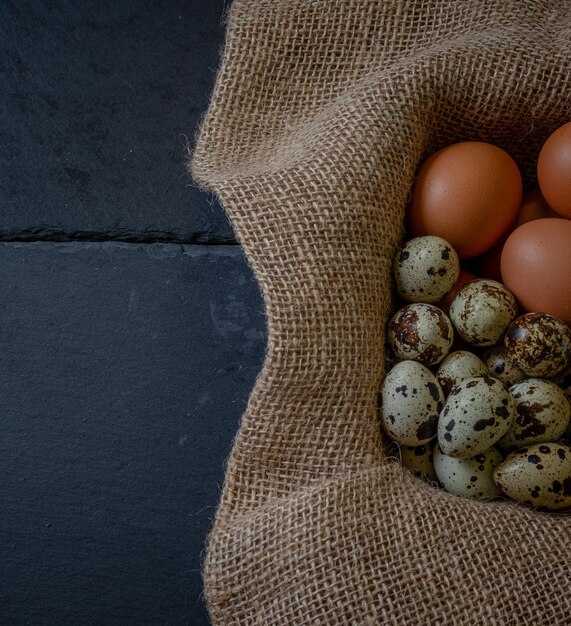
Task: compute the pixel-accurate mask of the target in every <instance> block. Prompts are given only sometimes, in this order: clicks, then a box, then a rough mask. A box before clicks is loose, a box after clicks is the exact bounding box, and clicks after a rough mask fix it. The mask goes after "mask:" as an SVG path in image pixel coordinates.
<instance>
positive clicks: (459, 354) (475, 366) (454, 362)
mask: <svg viewBox="0 0 571 626" xmlns="http://www.w3.org/2000/svg"><path fill="white" fill-rule="evenodd" d="M487 374H488V368H487V367H486V366H485V364H484V362H483V361H482V360H481V359H479V358H478V357H477V356H476V355H475V354H474V353H472V352H468V351H467V350H457V351H456V352H451V353H450V354H449V355H448V356H447V357H446V358H445V359H444V361H442V363H441V364H440V367H439V368H438V371H437V372H436V378H437V379H438V382H439V383H440V386H441V387H442V391H444V395H445V396H447V395H448V394H449V393H450V392H451V391H452V389H453V388H454V387H456V385H458V383H461V382H462V381H463V380H466V378H474V377H475V376H486V375H487Z"/></svg>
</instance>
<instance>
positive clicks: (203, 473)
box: [0, 243, 266, 626]
mask: <svg viewBox="0 0 571 626" xmlns="http://www.w3.org/2000/svg"><path fill="white" fill-rule="evenodd" d="M0 301H1V302H2V306H1V307H0V342H1V343H0V345H1V351H0V390H1V393H2V400H3V402H2V411H1V412H0V476H1V477H2V479H1V481H0V498H1V502H2V514H1V515H0V537H2V541H1V543H0V545H1V548H0V556H1V558H0V623H2V624H16V623H18V624H28V623H29V624H87V623H89V624H113V625H115V624H118V625H121V626H125V625H131V624H133V625H139V624H153V625H159V624H169V625H172V624H192V625H193V626H199V625H201V624H206V623H208V622H207V617H206V610H205V608H204V606H203V604H202V600H201V592H202V587H201V577H200V571H199V569H200V553H201V550H202V549H203V542H204V539H205V535H206V532H207V530H208V528H209V524H210V519H211V517H212V515H213V513H214V507H215V505H216V503H217V500H218V498H219V493H220V488H221V485H222V480H223V464H224V461H225V459H226V457H227V455H228V453H229V451H230V447H231V442H232V438H233V437H234V434H235V431H236V429H237V427H238V421H239V417H240V415H241V414H242V412H243V410H244V408H245V404H246V401H247V398H248V395H249V393H250V390H251V387H252V386H253V383H254V380H255V377H256V375H257V373H258V371H259V370H260V368H261V364H262V360H263V354H264V349H265V344H266V330H265V320H264V311H263V303H262V300H261V297H260V295H259V292H258V288H257V285H256V284H255V282H254V280H253V277H252V275H251V272H250V270H249V268H248V267H247V265H246V263H245V261H244V258H243V256H242V252H241V248H240V247H239V246H196V245H193V246H180V245H176V244H169V245H164V244H149V245H145V244H142V245H136V244H120V243H119V244H118V243H102V244H89V243H67V244H63V243H62V244H59V243H55V244H47V243H15V244H8V243H3V244H0Z"/></svg>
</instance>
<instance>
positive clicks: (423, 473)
mask: <svg viewBox="0 0 571 626" xmlns="http://www.w3.org/2000/svg"><path fill="white" fill-rule="evenodd" d="M400 455H401V464H402V466H403V467H406V468H408V469H409V470H410V471H411V472H412V473H413V474H415V475H416V476H419V477H420V478H429V479H430V480H433V481H434V482H438V478H437V477H436V472H435V471H434V458H433V450H432V443H429V444H427V445H422V446H414V447H411V446H401V447H400Z"/></svg>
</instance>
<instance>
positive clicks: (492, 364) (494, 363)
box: [482, 344, 526, 387]
mask: <svg viewBox="0 0 571 626" xmlns="http://www.w3.org/2000/svg"><path fill="white" fill-rule="evenodd" d="M482 358H483V359H484V362H485V363H486V366H487V368H488V372H489V374H490V376H493V377H494V378H497V379H498V380H501V381H502V382H503V383H504V385H505V386H506V387H511V386H512V385H515V384H516V383H519V382H520V381H522V380H523V379H524V378H525V377H526V376H525V374H524V373H523V372H522V371H521V370H520V369H519V367H516V366H515V365H514V364H513V363H512V362H511V360H510V359H509V358H508V354H507V352H506V348H505V346H504V345H503V344H500V345H499V346H494V347H493V348H490V349H489V350H487V351H486V352H485V353H484V355H483V356H482Z"/></svg>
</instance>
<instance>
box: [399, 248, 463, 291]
mask: <svg viewBox="0 0 571 626" xmlns="http://www.w3.org/2000/svg"><path fill="white" fill-rule="evenodd" d="M459 273H460V261H459V260H458V255H457V254H456V252H455V251H454V249H453V248H452V246H451V245H450V244H449V243H448V242H447V241H445V240H444V239H442V238H441V237H433V236H427V237H416V238H414V239H411V240H410V241H408V242H407V243H406V244H405V245H404V246H403V247H402V248H401V250H399V252H398V253H397V255H396V257H395V263H394V276H395V283H396V288H397V292H398V293H399V295H400V296H401V297H402V298H403V299H404V300H406V301H407V302H429V303H434V302H438V301H439V300H440V299H441V298H442V297H443V296H444V295H445V294H447V293H448V292H449V291H450V290H451V289H452V287H454V284H455V282H456V280H457V279H458V275H459Z"/></svg>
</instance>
